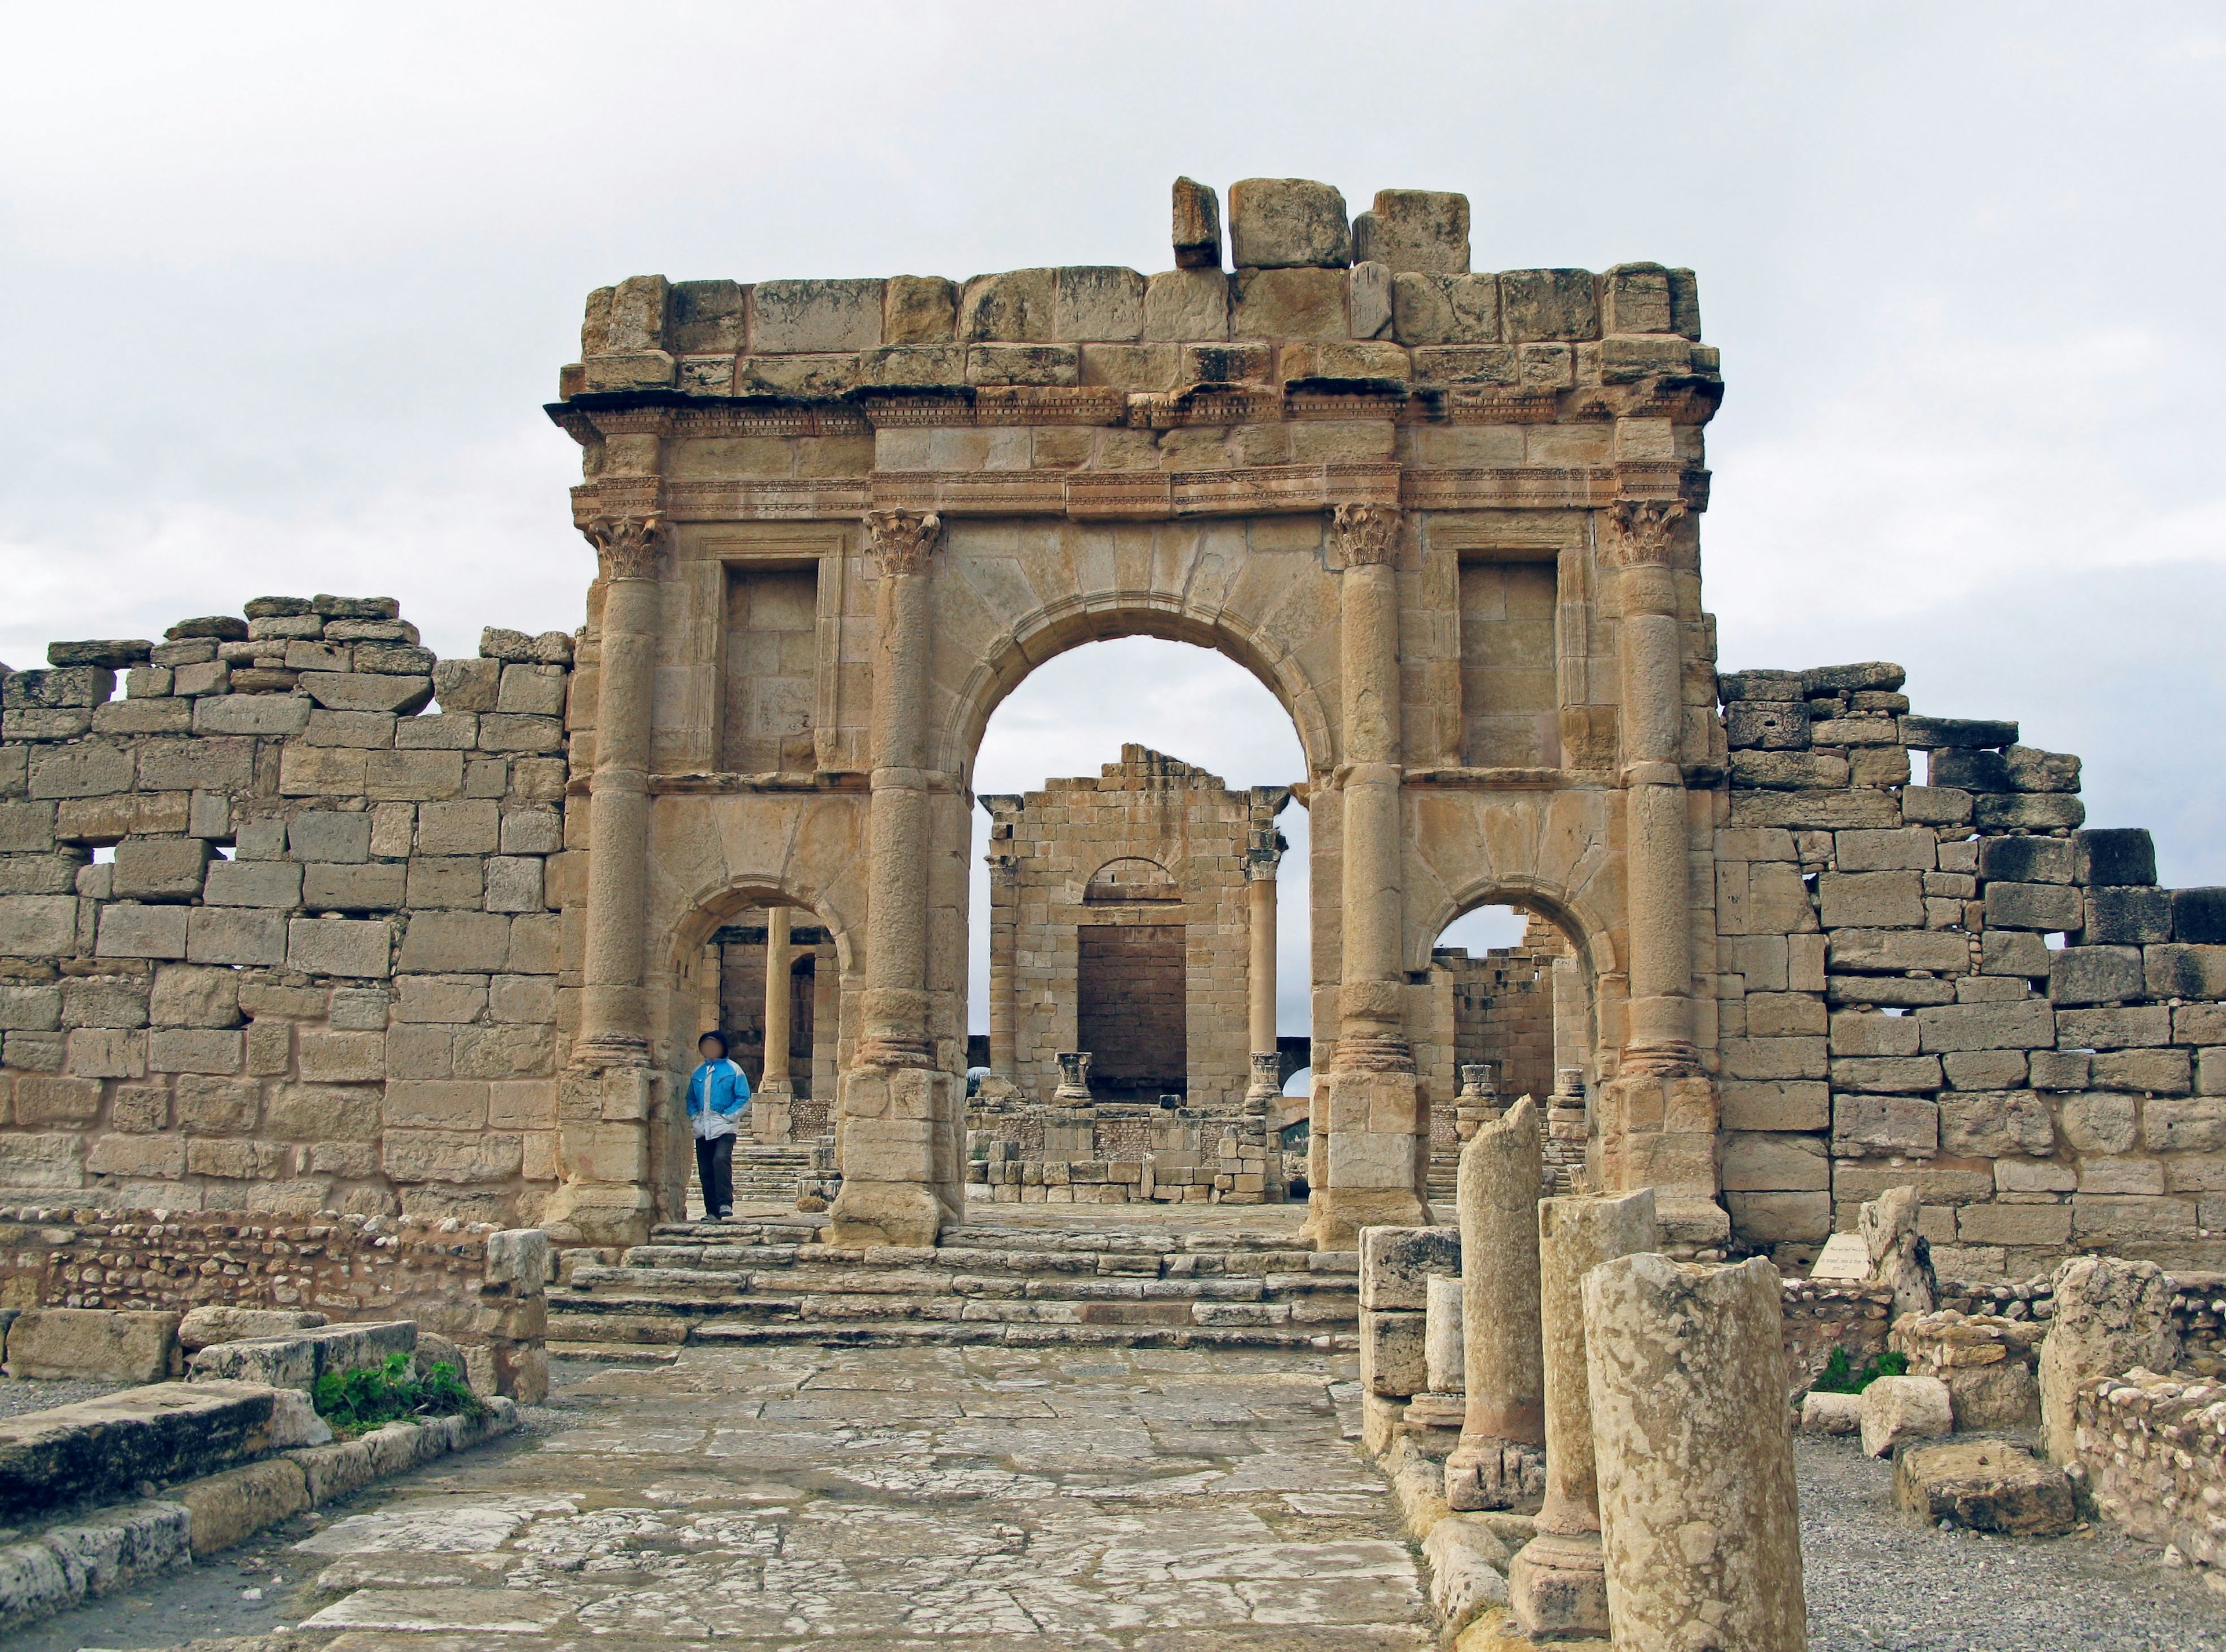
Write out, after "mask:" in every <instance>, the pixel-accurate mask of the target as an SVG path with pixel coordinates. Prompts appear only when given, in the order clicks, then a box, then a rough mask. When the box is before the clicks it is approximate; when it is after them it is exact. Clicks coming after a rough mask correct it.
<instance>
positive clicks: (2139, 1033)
mask: <svg viewBox="0 0 2226 1652" xmlns="http://www.w3.org/2000/svg"><path fill="white" fill-rule="evenodd" d="M2171 1042H2172V1013H2171V1011H2170V1010H2169V1009H2168V1008H2167V1007H2166V1006H2164V1005H2162V1004H2157V1005H2151V1006H2135V1005H2128V1006H2125V1007H2121V1008H2117V1009H2062V1010H2058V1011H2057V1012H2056V1045H2057V1048H2058V1049H2060V1050H2132V1049H2137V1048H2140V1046H2142V1045H2164V1044H2169V1043H2171Z"/></svg>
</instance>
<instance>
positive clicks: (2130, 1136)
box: [2056, 1090, 2140, 1153]
mask: <svg viewBox="0 0 2226 1652" xmlns="http://www.w3.org/2000/svg"><path fill="white" fill-rule="evenodd" d="M2056 1121H2057V1128H2058V1129H2059V1130H2060V1131H2061V1132H2062V1133H2063V1135H2064V1141H2067V1142H2069V1143H2070V1145H2071V1146H2072V1147H2075V1148H2077V1150H2078V1151H2079V1152H2081V1153H2130V1152H2132V1151H2133V1148H2134V1142H2135V1141H2137V1140H2138V1139H2139V1136H2140V1108H2139V1103H2137V1102H2135V1100H2134V1097H2133V1096H2127V1095H2121V1094H2120V1093H2118V1092H2117V1091H2115V1090H2082V1091H2080V1092H2078V1093H2077V1094H2075V1095H2069V1096H2064V1097H2062V1098H2061V1099H2060V1100H2059V1101H2057V1103H2056Z"/></svg>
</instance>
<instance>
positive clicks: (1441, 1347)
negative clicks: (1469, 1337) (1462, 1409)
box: [1422, 1274, 1468, 1394]
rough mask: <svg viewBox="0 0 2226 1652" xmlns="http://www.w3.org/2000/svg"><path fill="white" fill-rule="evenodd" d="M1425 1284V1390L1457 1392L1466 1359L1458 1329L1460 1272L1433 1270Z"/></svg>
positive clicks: (1465, 1348) (1461, 1380)
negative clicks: (1426, 1384)
mask: <svg viewBox="0 0 2226 1652" xmlns="http://www.w3.org/2000/svg"><path fill="white" fill-rule="evenodd" d="M1425 1284H1426V1285H1427V1286H1428V1297H1429V1303H1428V1306H1427V1307H1426V1308H1425V1309H1424V1310H1423V1325H1422V1359H1423V1364H1424V1367H1425V1369H1426V1374H1427V1376H1428V1381H1429V1392H1430V1393H1432V1394H1460V1393H1461V1392H1463V1383H1464V1377H1463V1375H1462V1374H1463V1372H1464V1371H1465V1370H1466V1369H1467V1362H1468V1350H1467V1346H1466V1342H1465V1341H1464V1338H1463V1332H1462V1330H1461V1291H1462V1286H1461V1280H1460V1274H1432V1275H1431V1276H1430V1278H1429V1279H1428V1280H1426V1281H1425Z"/></svg>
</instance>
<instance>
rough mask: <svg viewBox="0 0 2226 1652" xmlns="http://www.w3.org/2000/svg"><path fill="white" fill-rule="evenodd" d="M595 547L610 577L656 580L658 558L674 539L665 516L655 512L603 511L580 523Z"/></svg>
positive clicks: (616, 578)
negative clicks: (667, 526) (667, 529)
mask: <svg viewBox="0 0 2226 1652" xmlns="http://www.w3.org/2000/svg"><path fill="white" fill-rule="evenodd" d="M580 531H581V532H582V533H583V534H585V535H586V536H587V538H588V543H589V544H591V545H593V546H594V547H595V556H596V559H597V560H598V561H599V562H601V570H600V571H601V575H602V577H603V578H605V579H607V580H653V579H655V578H656V577H657V572H658V568H657V564H658V558H659V557H660V556H663V555H664V552H665V545H666V544H667V543H668V542H669V541H670V540H671V534H670V533H669V532H668V531H666V527H665V518H664V517H663V516H661V515H660V514H658V512H656V511H602V512H599V513H598V514H596V515H595V516H592V517H589V518H588V520H587V521H586V522H584V523H582V524H581V526H580Z"/></svg>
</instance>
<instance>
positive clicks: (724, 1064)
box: [688, 1060, 750, 1140]
mask: <svg viewBox="0 0 2226 1652" xmlns="http://www.w3.org/2000/svg"><path fill="white" fill-rule="evenodd" d="M749 1104H750V1081H749V1080H748V1079H747V1077H744V1076H743V1074H742V1070H741V1068H740V1067H737V1066H736V1065H735V1064H734V1063H733V1062H731V1061H727V1060H719V1061H707V1062H705V1063H703V1065H701V1066H700V1067H698V1068H696V1071H694V1072H692V1073H690V1075H689V1076H688V1122H689V1126H690V1128H691V1129H692V1130H693V1131H694V1132H695V1134H697V1135H699V1136H703V1137H704V1138H706V1139H707V1140H708V1139H709V1138H711V1137H713V1136H722V1135H731V1134H734V1133H735V1130H736V1128H738V1127H737V1126H736V1123H735V1121H736V1120H737V1119H738V1118H739V1117H740V1116H741V1112H742V1109H744V1108H746V1107H747V1106H748V1105H749Z"/></svg>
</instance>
